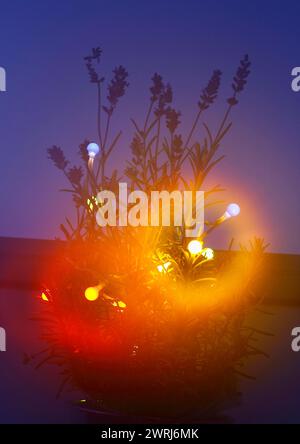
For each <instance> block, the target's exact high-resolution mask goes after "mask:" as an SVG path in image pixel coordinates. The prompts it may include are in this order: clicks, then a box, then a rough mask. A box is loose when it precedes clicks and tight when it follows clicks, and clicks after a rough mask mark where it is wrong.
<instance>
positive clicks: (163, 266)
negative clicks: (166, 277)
mask: <svg viewBox="0 0 300 444" xmlns="http://www.w3.org/2000/svg"><path fill="white" fill-rule="evenodd" d="M170 265H171V262H165V263H164V264H161V265H158V266H157V270H158V271H159V272H160V273H166V272H167V270H168V268H169V267H170Z"/></svg>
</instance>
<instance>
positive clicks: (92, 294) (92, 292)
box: [84, 287, 99, 301]
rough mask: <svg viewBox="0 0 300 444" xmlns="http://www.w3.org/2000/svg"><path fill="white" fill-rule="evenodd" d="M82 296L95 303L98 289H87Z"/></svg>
mask: <svg viewBox="0 0 300 444" xmlns="http://www.w3.org/2000/svg"><path fill="white" fill-rule="evenodd" d="M84 296H85V297H86V299H87V300H88V301H96V300H97V299H98V297H99V288H98V287H88V288H87V289H86V290H85V292H84Z"/></svg>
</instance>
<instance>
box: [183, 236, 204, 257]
mask: <svg viewBox="0 0 300 444" xmlns="http://www.w3.org/2000/svg"><path fill="white" fill-rule="evenodd" d="M202 247H203V242H201V241H199V240H196V239H194V240H191V241H190V242H189V244H188V246H187V249H188V250H189V252H190V253H191V254H199V253H201V251H202Z"/></svg>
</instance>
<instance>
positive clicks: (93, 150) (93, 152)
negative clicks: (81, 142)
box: [86, 142, 100, 159]
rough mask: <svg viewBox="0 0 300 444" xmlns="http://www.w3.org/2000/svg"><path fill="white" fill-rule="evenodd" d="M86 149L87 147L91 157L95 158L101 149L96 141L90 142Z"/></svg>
mask: <svg viewBox="0 0 300 444" xmlns="http://www.w3.org/2000/svg"><path fill="white" fill-rule="evenodd" d="M86 149H87V152H88V154H89V157H90V159H94V158H95V157H96V156H97V154H98V153H99V151H100V150H99V146H98V145H97V143H95V142H91V143H89V144H88V146H87V147H86Z"/></svg>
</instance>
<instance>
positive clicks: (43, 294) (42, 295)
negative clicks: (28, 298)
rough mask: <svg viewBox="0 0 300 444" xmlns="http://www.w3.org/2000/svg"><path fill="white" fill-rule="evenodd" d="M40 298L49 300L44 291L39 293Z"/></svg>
mask: <svg viewBox="0 0 300 444" xmlns="http://www.w3.org/2000/svg"><path fill="white" fill-rule="evenodd" d="M41 298H42V299H43V301H46V302H49V299H48V298H47V295H46V293H44V292H43V293H42V294H41Z"/></svg>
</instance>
